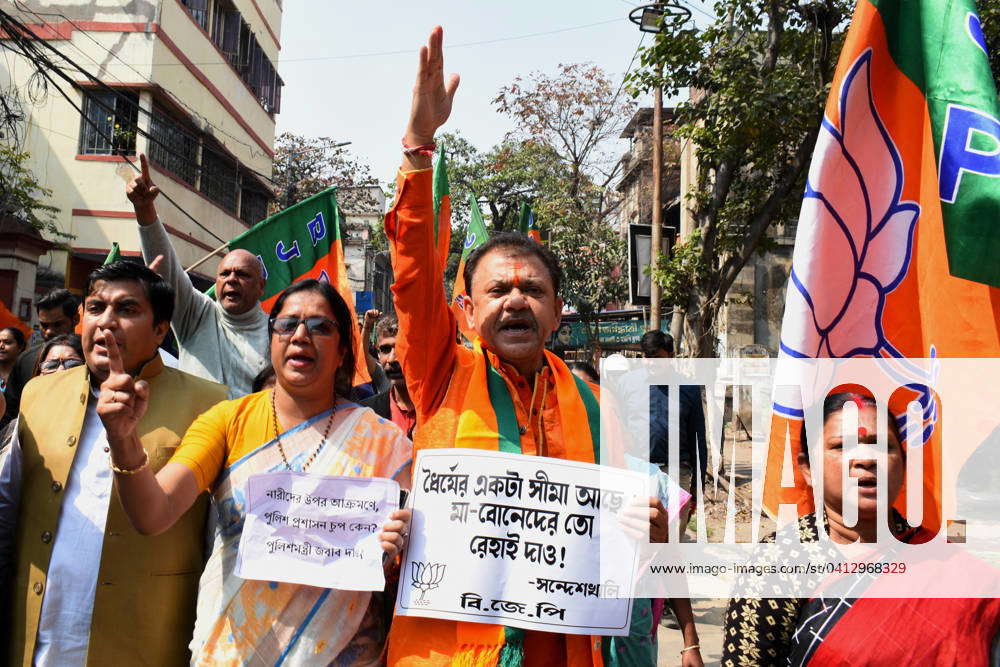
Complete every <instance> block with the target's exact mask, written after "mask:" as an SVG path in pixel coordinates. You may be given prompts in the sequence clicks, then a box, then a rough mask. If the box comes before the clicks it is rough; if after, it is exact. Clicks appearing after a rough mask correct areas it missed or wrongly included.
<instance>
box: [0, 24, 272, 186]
mask: <svg viewBox="0 0 1000 667" xmlns="http://www.w3.org/2000/svg"><path fill="white" fill-rule="evenodd" d="M29 11H30V10H29ZM31 13H32V14H35V15H36V16H38V13H37V12H34V11H31ZM47 15H48V14H47ZM8 16H9V15H8ZM71 23H72V21H71ZM21 27H22V28H23V29H24V30H26V31H27V34H29V35H30V34H33V33H32V32H31V31H30V29H28V28H27V26H24V25H23V24H21ZM88 37H89V35H88ZM91 39H93V38H91ZM98 44H99V43H98ZM46 46H47V47H48V48H49V50H51V51H52V52H54V53H55V54H57V55H58V56H59V57H60V58H62V59H63V60H64V61H66V63H68V65H70V66H72V67H73V68H75V69H76V70H77V71H79V72H80V73H81V74H82V75H83V76H85V77H86V78H87V79H88V80H89V81H91V82H93V83H94V84H96V85H97V87H98V88H101V89H103V90H104V91H105V92H110V93H112V94H113V95H115V96H116V97H117V99H120V100H121V101H123V102H125V103H126V104H128V105H130V106H132V107H134V108H135V109H136V111H137V113H142V114H144V115H146V116H148V117H149V118H154V117H155V116H156V114H155V113H154V112H153V111H150V110H148V109H143V108H142V107H141V106H140V105H139V104H137V103H136V102H135V101H133V100H132V99H131V98H130V97H129V96H128V95H126V94H125V93H124V92H122V91H121V90H119V89H116V88H114V87H113V86H109V85H108V84H107V83H105V82H104V81H102V80H101V79H99V78H98V77H96V76H94V75H93V74H91V73H90V72H88V71H87V70H85V69H84V68H83V67H81V66H80V65H79V64H78V63H76V61H74V60H73V59H72V58H70V57H69V56H68V55H67V54H65V53H63V52H61V51H59V50H58V49H55V48H54V47H52V46H50V45H48V44H46ZM101 46H102V48H104V47H103V45H101ZM74 48H76V49H77V50H79V51H81V53H83V51H82V49H80V48H79V47H74ZM105 50H108V49H105ZM108 52H109V53H112V52H111V51H110V50H108ZM112 55H114V54H113V53H112ZM88 58H90V56H89V55H88ZM90 59H91V60H93V58H90ZM94 64H95V65H98V66H100V65H99V64H98V63H96V62H95V63H94ZM124 64H127V63H124ZM53 66H55V64H54V63H53ZM108 74H109V76H113V75H110V72H109V73H108ZM114 78H117V77H114ZM144 80H145V81H146V82H147V83H149V84H150V85H155V84H153V82H151V81H149V80H147V79H144ZM118 81H119V82H120V83H125V82H123V81H121V79H118ZM71 83H72V84H73V87H74V88H76V89H78V90H81V92H83V93H84V94H86V91H84V90H82V88H81V86H80V85H79V84H78V83H77V82H71ZM171 98H173V95H171ZM92 101H94V102H96V103H97V104H98V106H100V107H101V108H102V109H104V110H105V111H108V112H110V113H111V114H112V115H114V114H115V109H112V108H110V107H108V106H107V105H106V104H104V103H102V102H101V101H100V100H98V99H95V98H92ZM208 124H209V125H210V126H211V127H213V128H215V129H219V130H220V132H222V133H223V134H226V136H232V135H229V134H228V133H226V132H225V131H224V130H221V128H216V126H214V125H212V124H211V123H208ZM135 130H136V132H137V133H138V134H141V135H142V136H144V137H146V138H147V139H148V140H150V141H152V142H153V143H155V144H157V145H159V146H160V147H161V148H162V149H163V150H164V151H166V152H167V153H169V154H171V155H173V156H174V157H176V158H178V159H180V160H187V159H188V157H187V156H186V155H183V154H181V153H178V152H177V151H175V150H174V149H173V148H172V147H171V146H169V145H168V144H165V143H164V142H162V141H160V140H159V139H158V138H157V137H154V136H152V135H151V134H150V133H149V132H147V131H146V130H143V129H141V128H140V127H139V126H138V123H136V126H135ZM182 131H183V132H185V133H186V134H188V135H190V134H191V133H189V132H187V131H186V130H184V129H183V128H182ZM192 138H195V137H192ZM237 141H239V140H238V139H237ZM240 143H243V142H240ZM244 145H247V144H244ZM251 151H252V149H251ZM202 152H203V153H204V152H209V153H212V154H213V155H217V156H219V157H221V158H222V159H224V160H227V161H228V160H230V159H236V160H237V161H238V162H239V159H238V158H235V156H232V155H231V154H228V153H226V152H223V151H220V150H216V149H214V148H212V147H211V146H208V145H206V144H205V143H202ZM239 167H240V169H241V170H243V171H246V172H249V173H251V174H253V175H255V176H257V177H259V178H261V179H263V180H265V181H268V182H270V183H272V184H273V185H275V186H277V185H279V184H278V182H277V181H276V180H275V179H274V178H273V177H272V176H270V175H268V174H265V173H263V172H261V171H257V170H256V169H254V168H252V167H249V166H247V165H245V164H243V163H242V162H240V163H239ZM196 168H197V169H199V170H201V166H200V165H196Z"/></svg>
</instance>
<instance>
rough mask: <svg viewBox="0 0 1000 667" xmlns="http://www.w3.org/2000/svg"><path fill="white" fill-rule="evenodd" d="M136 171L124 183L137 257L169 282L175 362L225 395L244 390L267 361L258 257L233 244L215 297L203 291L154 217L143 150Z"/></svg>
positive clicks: (155, 190) (152, 190)
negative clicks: (134, 227)
mask: <svg viewBox="0 0 1000 667" xmlns="http://www.w3.org/2000/svg"><path fill="white" fill-rule="evenodd" d="M139 160H140V163H141V165H142V169H141V172H140V173H139V175H138V176H136V177H135V178H134V179H133V180H132V182H131V183H129V184H128V187H127V188H126V195H127V196H128V198H129V201H131V202H132V206H133V207H134V208H135V219H136V221H137V222H138V223H139V243H140V245H141V246H142V257H143V259H144V260H145V261H146V262H152V261H153V259H154V258H155V257H156V256H157V255H162V256H163V262H162V263H161V264H160V266H159V268H158V269H157V271H158V272H159V273H160V275H162V276H163V278H164V279H165V280H166V281H167V282H168V283H170V285H171V286H172V287H173V288H174V293H175V295H176V296H175V302H176V308H175V311H174V318H173V322H172V326H173V328H174V335H175V336H176V337H177V347H178V350H179V355H178V356H179V358H180V363H179V365H178V368H180V369H181V370H182V371H185V372H187V373H192V374H193V375H197V376H198V377H201V378H205V379H206V380H213V381H215V382H219V383H221V384H224V385H226V386H228V387H229V398H238V397H240V396H245V395H246V394H249V393H250V391H251V389H252V386H253V380H254V378H255V377H256V376H257V374H258V373H259V372H260V371H261V370H262V369H263V368H264V366H266V365H267V361H268V360H267V358H266V354H267V345H268V336H267V313H265V312H264V311H263V310H262V309H261V307H260V297H261V295H262V294H264V274H263V272H262V267H261V264H260V261H259V260H258V259H257V258H256V257H255V256H254V255H252V254H251V253H249V252H248V251H246V250H233V251H232V252H230V253H229V254H227V255H226V256H225V257H223V258H222V262H220V263H219V270H218V272H217V273H216V276H215V296H216V299H217V300H213V299H212V298H211V297H209V296H207V295H206V294H203V293H202V292H200V291H198V290H197V289H195V287H194V285H192V284H191V279H190V278H189V277H188V275H187V273H185V271H184V267H183V266H181V263H180V262H179V261H178V259H177V254H176V253H175V252H174V249H173V246H172V245H171V244H170V238H169V237H168V236H167V230H166V228H165V227H164V226H163V223H162V222H161V221H160V219H159V218H158V217H157V214H156V206H155V205H154V203H153V202H154V200H155V199H156V197H157V195H159V194H160V189H159V188H158V187H156V185H155V184H154V183H153V180H152V178H150V175H149V163H148V162H147V161H146V156H145V155H140V156H139Z"/></svg>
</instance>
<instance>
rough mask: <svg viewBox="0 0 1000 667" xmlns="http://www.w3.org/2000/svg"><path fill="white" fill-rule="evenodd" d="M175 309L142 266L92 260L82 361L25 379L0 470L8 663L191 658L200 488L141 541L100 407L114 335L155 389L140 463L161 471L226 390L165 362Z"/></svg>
mask: <svg viewBox="0 0 1000 667" xmlns="http://www.w3.org/2000/svg"><path fill="white" fill-rule="evenodd" d="M173 305H174V298H173V291H172V289H171V288H170V286H169V285H168V284H167V283H165V282H164V281H163V280H162V279H161V278H160V277H159V276H157V275H156V274H155V273H153V272H152V271H150V270H149V269H147V268H146V267H144V266H141V265H139V264H132V263H129V262H125V261H119V262H114V263H112V264H109V265H107V266H104V267H101V268H99V269H97V270H96V271H94V272H93V273H92V274H91V276H90V281H89V285H88V288H87V297H86V300H85V302H84V309H83V310H84V314H83V348H84V356H85V358H86V361H87V364H86V366H81V367H79V368H74V369H71V370H68V371H62V372H59V373H53V374H51V375H46V376H41V377H38V378H35V379H33V380H32V381H31V382H29V383H28V384H27V385H26V387H25V391H24V395H23V399H22V402H21V409H20V415H19V423H18V430H17V438H16V439H15V441H14V442H13V443H12V444H11V449H10V454H9V456H7V457H6V459H5V461H4V463H3V466H2V467H0V573H7V572H11V569H10V568H11V567H13V568H14V569H13V577H14V580H13V586H12V588H13V600H12V602H11V604H9V605H8V606H9V607H10V609H11V610H12V623H11V628H10V644H11V652H10V664H11V665H32V664H36V665H60V667H64V666H70V665H72V666H75V665H128V664H153V665H184V664H187V663H188V660H189V658H190V656H189V653H188V649H187V645H188V642H189V641H190V639H191V634H192V632H193V628H194V618H195V603H196V600H197V595H198V578H199V576H200V575H201V571H202V567H203V564H204V561H203V558H204V535H205V532H204V531H205V519H206V511H207V507H208V502H207V500H208V499H207V496H204V495H203V497H202V498H200V499H199V502H197V503H196V504H195V505H194V506H193V507H192V508H191V510H189V511H188V512H187V514H185V516H184V517H183V518H182V519H181V520H180V521H178V522H177V523H176V524H175V525H174V526H173V528H171V529H170V530H169V531H167V532H165V533H164V534H162V535H159V536H157V537H142V536H140V535H139V534H138V533H137V532H136V531H135V530H134V529H133V528H132V526H131V525H130V524H129V522H128V519H127V518H126V516H125V513H124V512H123V510H122V508H121V504H120V503H119V501H118V495H117V493H116V491H115V485H114V483H113V480H114V478H115V477H116V476H118V475H123V474H128V473H130V472H134V471H124V470H120V469H114V468H113V465H112V462H111V460H110V457H109V454H108V452H109V449H108V443H107V438H106V435H105V431H104V426H103V424H102V422H101V420H100V418H99V417H98V415H97V412H96V404H97V398H96V396H97V394H96V392H97V391H99V387H100V384H101V382H103V381H104V379H105V378H107V376H108V372H109V361H108V346H109V345H110V344H113V343H116V344H117V347H118V348H119V350H120V354H121V358H122V360H123V362H124V368H126V369H127V370H128V371H129V373H130V374H132V375H133V376H135V377H138V378H140V379H141V380H142V382H140V383H139V384H140V385H143V386H145V388H146V390H147V391H148V392H149V407H148V409H147V411H146V414H145V416H144V417H143V418H142V421H141V422H140V424H139V429H138V432H139V434H140V439H141V442H142V445H143V448H144V449H145V450H146V454H147V458H146V461H145V462H144V463H143V464H142V467H144V466H146V465H148V466H150V467H151V468H152V469H154V470H156V469H159V468H160V467H161V466H163V465H164V464H165V463H166V462H167V460H168V459H169V458H170V455H171V454H173V452H174V450H175V449H176V447H177V444H178V443H179V442H180V439H181V437H182V436H183V435H184V432H185V431H186V430H187V428H188V426H189V425H190V424H191V422H192V421H193V420H194V419H195V418H196V417H197V416H198V415H199V414H201V413H202V412H204V411H205V410H207V409H208V408H209V407H211V406H212V405H214V404H215V403H217V402H219V401H221V400H224V399H225V398H226V387H224V386H223V385H219V384H215V383H213V382H208V381H207V380H202V379H199V378H196V377H194V376H192V375H188V374H186V373H183V372H180V371H177V370H174V369H170V368H165V367H164V365H163V362H162V361H161V360H160V357H159V355H158V354H157V346H158V345H159V344H160V342H161V341H162V340H163V337H164V336H165V335H166V333H167V330H168V328H169V326H170V317H171V315H172V313H173ZM110 338H113V343H112V342H111V341H110V340H109V339H110ZM0 604H6V601H3V602H0Z"/></svg>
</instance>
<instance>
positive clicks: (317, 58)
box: [154, 18, 621, 67]
mask: <svg viewBox="0 0 1000 667" xmlns="http://www.w3.org/2000/svg"><path fill="white" fill-rule="evenodd" d="M619 21H621V19H620V18H614V19H608V20H607V21H596V22H594V23H584V24H583V25H574V26H568V27H566V28H557V29H555V30H546V31H544V32H532V33H528V34H525V35H512V36H510V37H497V38H495V39H484V40H479V41H476V42H463V43H460V44H449V45H448V49H449V50H451V49H462V48H467V47H470V46H485V45H488V44H498V43H500V42H510V41H515V40H519V39H531V38H533V37H545V36H547V35H555V34H558V33H561V32H570V31H573V30H583V29H585V28H593V27H596V26H599V25H608V24H611V23H617V22H619ZM414 52H415V48H411V49H397V50H394V51H372V52H368V53H347V54H343V55H338V56H314V57H310V58H287V59H285V60H279V61H278V63H277V64H279V65H283V64H288V63H303V62H318V61H323V60H354V59H357V58H376V57H381V56H399V55H412V54H413V53H414ZM191 64H192V65H205V66H209V65H220V64H223V63H219V62H216V61H213V62H197V63H191ZM180 66H184V63H157V64H156V65H154V67H180Z"/></svg>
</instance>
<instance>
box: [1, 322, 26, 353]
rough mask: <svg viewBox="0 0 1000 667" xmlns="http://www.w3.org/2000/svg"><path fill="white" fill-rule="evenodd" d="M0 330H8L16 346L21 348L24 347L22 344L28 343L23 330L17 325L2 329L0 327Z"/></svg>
mask: <svg viewBox="0 0 1000 667" xmlns="http://www.w3.org/2000/svg"><path fill="white" fill-rule="evenodd" d="M0 331H9V332H10V335H11V336H13V337H14V342H15V343H17V346H18V347H19V348H21V349H22V350H23V349H24V346H25V345H27V344H28V341H27V340H26V339H25V338H24V332H23V331H21V330H20V329H18V328H17V327H4V328H3V329H0Z"/></svg>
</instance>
